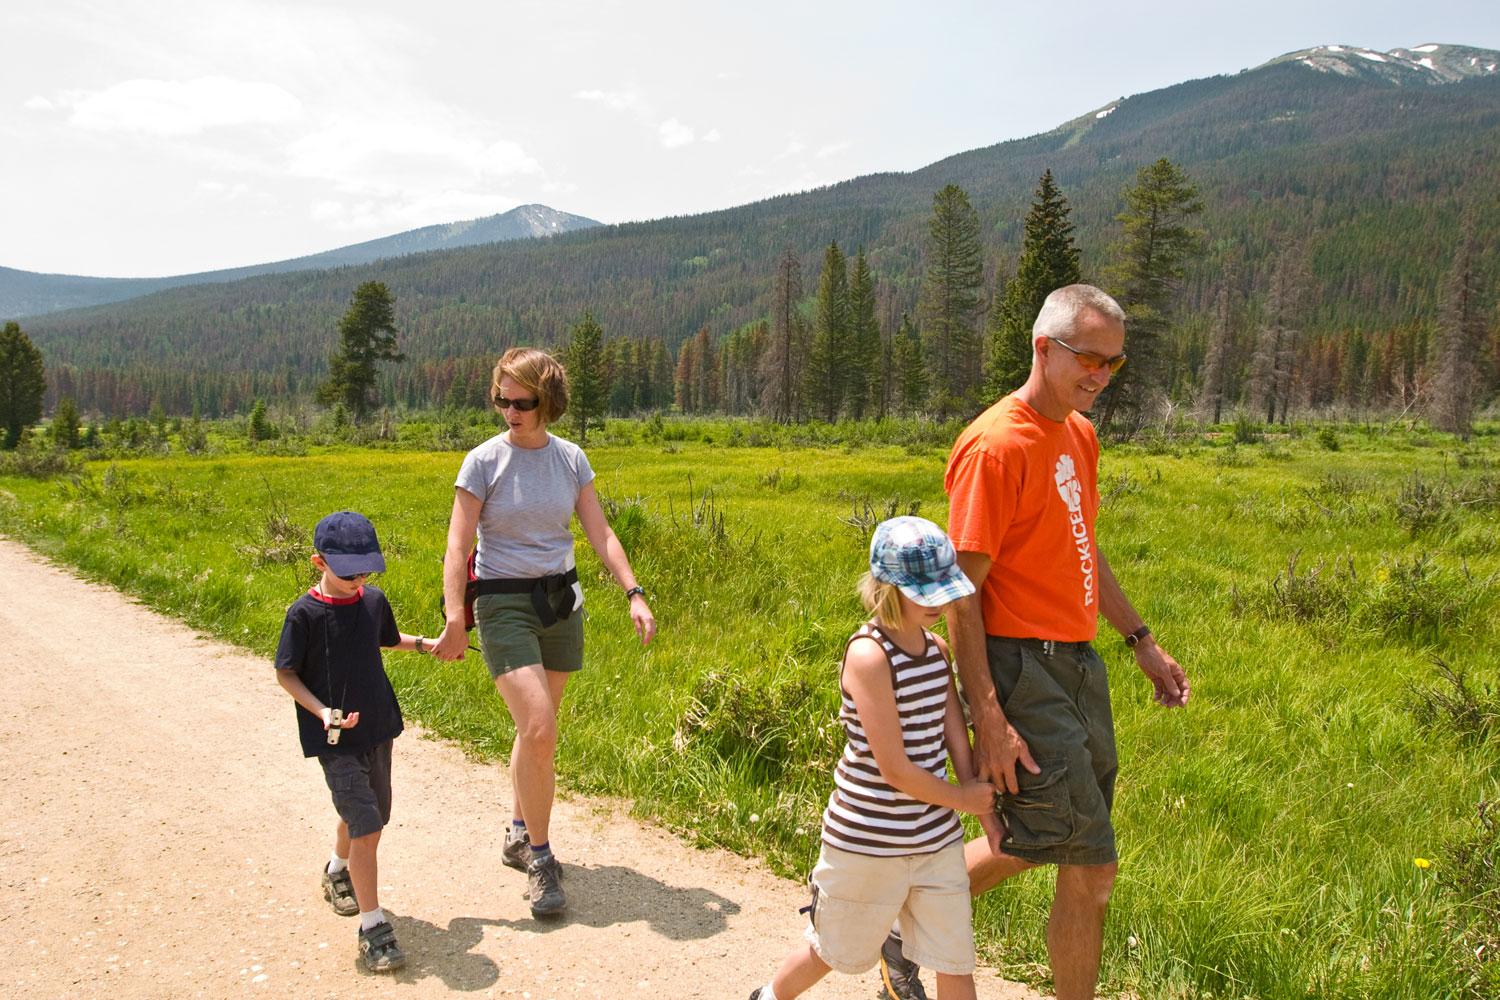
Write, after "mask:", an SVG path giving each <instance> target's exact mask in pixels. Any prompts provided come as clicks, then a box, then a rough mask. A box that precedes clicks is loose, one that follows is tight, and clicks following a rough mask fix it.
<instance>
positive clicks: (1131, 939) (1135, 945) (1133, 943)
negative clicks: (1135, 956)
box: [1125, 934, 1140, 951]
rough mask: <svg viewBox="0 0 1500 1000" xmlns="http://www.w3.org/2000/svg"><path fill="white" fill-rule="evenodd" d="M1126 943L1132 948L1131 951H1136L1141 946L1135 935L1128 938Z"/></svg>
mask: <svg viewBox="0 0 1500 1000" xmlns="http://www.w3.org/2000/svg"><path fill="white" fill-rule="evenodd" d="M1125 943H1126V944H1127V945H1129V946H1130V950H1131V951H1135V949H1136V948H1138V947H1139V946H1140V942H1139V941H1137V940H1136V939H1135V935H1134V934H1132V935H1130V936H1129V937H1128V938H1126V939H1125Z"/></svg>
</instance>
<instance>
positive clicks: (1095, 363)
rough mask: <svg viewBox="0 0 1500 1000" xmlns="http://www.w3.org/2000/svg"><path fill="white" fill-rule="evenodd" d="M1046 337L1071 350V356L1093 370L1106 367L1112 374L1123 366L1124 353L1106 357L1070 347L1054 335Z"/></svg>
mask: <svg viewBox="0 0 1500 1000" xmlns="http://www.w3.org/2000/svg"><path fill="white" fill-rule="evenodd" d="M1048 339H1049V340H1051V341H1052V342H1053V343H1054V344H1056V345H1057V346H1059V347H1065V348H1067V349H1068V350H1069V351H1072V352H1073V357H1075V358H1077V359H1078V363H1079V364H1080V365H1083V367H1085V368H1092V369H1093V370H1094V371H1098V370H1099V369H1100V368H1108V369H1109V373H1110V374H1111V375H1113V374H1114V373H1115V372H1117V371H1119V370H1120V369H1121V368H1124V367H1125V355H1123V354H1116V355H1115V356H1114V357H1112V358H1106V357H1105V356H1104V355H1102V354H1095V353H1094V352H1093V351H1080V350H1079V349H1078V348H1076V347H1070V346H1069V345H1068V344H1066V343H1064V342H1063V341H1061V340H1058V339H1057V338H1056V337H1049V338H1048Z"/></svg>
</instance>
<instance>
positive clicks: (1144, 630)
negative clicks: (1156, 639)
mask: <svg viewBox="0 0 1500 1000" xmlns="http://www.w3.org/2000/svg"><path fill="white" fill-rule="evenodd" d="M1150 634H1151V629H1150V627H1149V626H1146V625H1142V626H1141V627H1140V628H1138V629H1136V630H1135V631H1134V632H1132V633H1130V634H1129V635H1127V636H1126V637H1125V645H1127V646H1129V647H1130V648H1131V649H1134V648H1135V647H1136V644H1137V643H1139V642H1140V641H1141V640H1142V639H1144V638H1146V636H1148V635H1150Z"/></svg>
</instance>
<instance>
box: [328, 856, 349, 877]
mask: <svg viewBox="0 0 1500 1000" xmlns="http://www.w3.org/2000/svg"><path fill="white" fill-rule="evenodd" d="M348 867H349V859H348V858H341V857H339V856H338V855H337V854H335V855H333V856H332V857H330V858H329V859H328V869H327V871H328V874H330V875H337V874H338V873H339V872H341V871H343V870H344V869H345V868H348Z"/></svg>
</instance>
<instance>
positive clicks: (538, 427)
mask: <svg viewBox="0 0 1500 1000" xmlns="http://www.w3.org/2000/svg"><path fill="white" fill-rule="evenodd" d="M491 396H492V402H493V403H494V406H495V409H496V410H497V411H499V413H500V415H501V416H502V417H504V418H505V422H506V424H507V427H506V430H505V431H504V432H503V433H501V434H498V435H496V436H495V437H492V438H490V439H489V440H488V441H486V442H484V444H481V445H480V446H479V447H477V448H475V449H474V450H473V451H471V452H469V454H468V455H466V456H465V457H464V462H463V465H462V466H461V467H460V468H459V470H458V479H457V481H456V482H455V483H454V487H455V489H454V495H453V516H452V518H451V519H450V520H449V522H448V551H447V555H446V556H445V558H444V560H443V596H444V600H445V602H446V607H447V609H448V612H447V618H448V621H447V624H446V625H445V626H444V628H443V633H442V635H440V636H439V637H438V640H437V645H436V646H435V647H433V652H434V653H435V654H436V655H437V656H439V657H441V658H443V659H449V660H458V659H462V658H463V655H464V647H465V646H466V645H467V640H466V639H465V636H464V632H465V628H464V610H463V609H464V590H465V585H466V583H467V576H468V574H467V572H466V567H467V566H468V560H469V549H470V546H471V545H472V544H473V543H474V539H475V534H476V531H477V533H478V544H477V546H475V547H474V571H475V575H476V576H478V578H479V580H480V596H479V598H478V599H477V600H476V601H475V603H474V622H475V631H476V633H477V635H478V638H479V648H480V651H481V652H482V653H483V654H484V662H485V666H487V667H488V668H489V671H490V676H491V677H493V678H494V680H495V688H496V689H497V690H498V691H499V692H500V697H502V698H503V699H505V707H506V708H507V709H509V710H510V715H511V718H512V719H513V720H514V721H515V724H516V742H515V746H514V747H513V748H512V750H511V757H510V773H511V786H512V789H513V791H514V800H513V809H512V814H511V816H512V819H511V825H510V829H509V830H508V831H507V833H506V838H505V848H504V850H503V851H502V854H501V860H502V861H503V862H504V863H505V864H507V865H509V866H510V867H512V868H518V869H521V870H523V871H525V872H526V881H527V888H528V891H529V894H530V900H531V912H532V915H533V916H537V917H547V916H556V915H558V914H560V913H561V912H562V911H563V908H564V906H565V905H566V901H565V898H564V896H563V891H562V884H561V877H562V869H561V867H560V866H559V864H558V862H557V859H556V857H555V856H554V855H553V853H552V845H551V840H550V836H551V834H550V831H549V825H550V823H551V818H552V798H553V790H554V787H555V775H554V770H553V758H554V755H555V753H556V750H557V709H558V706H559V705H560V704H561V703H562V697H563V689H564V687H565V686H566V685H567V682H568V675H569V674H570V673H572V672H573V671H575V670H578V669H580V668H581V667H582V666H583V614H582V606H583V591H582V590H581V589H580V588H579V586H578V573H577V570H576V569H575V566H574V562H573V535H572V532H571V531H570V530H569V527H568V525H569V522H570V521H571V519H572V517H573V515H574V514H577V515H578V523H579V524H581V525H582V526H583V533H584V535H586V536H587V537H588V540H589V544H590V545H591V546H593V549H594V551H595V552H597V553H598V554H599V559H600V561H602V562H603V563H604V565H605V568H607V569H608V570H609V571H610V572H611V573H613V574H614V577H615V579H616V580H617V581H619V584H620V586H621V587H623V588H624V590H625V594H626V597H627V599H628V600H629V601H630V620H631V622H632V623H634V625H635V631H636V634H637V635H639V636H640V638H641V644H642V645H644V644H646V643H648V642H650V641H651V637H652V636H653V635H655V633H656V619H655V618H653V617H652V615H651V608H650V607H649V606H648V605H647V603H646V595H645V591H644V590H642V589H641V588H640V587H639V586H637V584H636V581H635V574H634V573H632V572H631V570H630V560H629V559H627V558H626V557H625V550H624V549H623V548H622V547H621V546H620V540H619V539H618V538H616V537H615V533H614V532H613V531H612V530H610V527H609V522H608V521H607V520H606V519H605V517H604V510H603V508H601V507H600V506H599V497H598V495H597V494H596V493H595V492H594V470H593V469H592V468H590V467H589V462H588V459H587V458H586V457H585V456H584V454H583V450H582V449H581V448H579V447H578V446H577V445H575V444H573V443H572V442H571V441H565V440H563V439H562V438H558V437H553V436H552V435H551V434H549V433H547V425H548V424H549V423H551V422H552V421H554V420H556V419H558V418H559V417H561V416H562V415H563V413H564V412H565V411H566V410H567V407H568V380H567V373H566V372H565V371H564V370H563V367H562V365H560V364H558V363H557V361H556V360H554V359H553V358H552V356H551V355H549V354H547V353H546V352H544V351H538V350H534V349H531V348H520V347H517V348H512V349H511V350H509V351H506V352H505V355H504V357H502V358H501V359H500V362H499V364H497V365H495V372H494V378H493V380H492V383H491Z"/></svg>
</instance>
